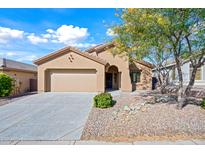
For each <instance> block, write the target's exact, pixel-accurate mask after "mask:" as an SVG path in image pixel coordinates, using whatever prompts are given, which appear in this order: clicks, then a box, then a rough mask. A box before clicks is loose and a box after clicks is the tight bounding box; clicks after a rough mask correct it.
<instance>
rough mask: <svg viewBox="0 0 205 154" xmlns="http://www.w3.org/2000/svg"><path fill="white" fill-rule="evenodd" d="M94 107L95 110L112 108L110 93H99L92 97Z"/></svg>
mask: <svg viewBox="0 0 205 154" xmlns="http://www.w3.org/2000/svg"><path fill="white" fill-rule="evenodd" d="M94 106H95V107H97V108H108V107H112V106H113V100H112V96H111V94H110V93H101V94H98V95H96V96H95V97H94Z"/></svg>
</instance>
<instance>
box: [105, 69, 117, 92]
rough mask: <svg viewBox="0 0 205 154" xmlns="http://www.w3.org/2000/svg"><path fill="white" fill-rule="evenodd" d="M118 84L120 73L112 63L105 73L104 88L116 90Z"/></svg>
mask: <svg viewBox="0 0 205 154" xmlns="http://www.w3.org/2000/svg"><path fill="white" fill-rule="evenodd" d="M119 86H120V73H119V71H118V68H117V67H116V66H114V65H112V66H110V67H109V68H108V69H107V71H106V73H105V88H106V90H118V89H119Z"/></svg>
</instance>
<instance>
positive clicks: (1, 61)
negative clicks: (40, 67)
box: [0, 58, 37, 72]
mask: <svg viewBox="0 0 205 154" xmlns="http://www.w3.org/2000/svg"><path fill="white" fill-rule="evenodd" d="M0 67H1V68H3V69H14V70H23V71H31V72H37V67H36V66H35V65H31V64H25V63H22V62H18V61H14V60H10V59H6V58H0Z"/></svg>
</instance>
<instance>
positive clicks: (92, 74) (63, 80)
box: [50, 70, 97, 92]
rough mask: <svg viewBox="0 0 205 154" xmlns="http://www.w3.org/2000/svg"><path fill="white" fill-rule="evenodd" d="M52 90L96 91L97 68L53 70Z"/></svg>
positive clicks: (51, 77) (51, 78) (51, 76)
mask: <svg viewBox="0 0 205 154" xmlns="http://www.w3.org/2000/svg"><path fill="white" fill-rule="evenodd" d="M50 80H51V82H50V84H51V88H50V89H51V91H52V92H95V91H96V87H97V86H96V70H52V71H51V72H50Z"/></svg>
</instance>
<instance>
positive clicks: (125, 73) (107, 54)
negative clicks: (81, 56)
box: [93, 49, 132, 91]
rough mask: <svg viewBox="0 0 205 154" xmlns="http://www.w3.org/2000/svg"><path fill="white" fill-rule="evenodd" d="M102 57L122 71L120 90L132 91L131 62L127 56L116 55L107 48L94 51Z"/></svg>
mask: <svg viewBox="0 0 205 154" xmlns="http://www.w3.org/2000/svg"><path fill="white" fill-rule="evenodd" d="M93 55H97V56H99V57H100V58H102V59H105V60H106V61H107V62H108V63H109V64H110V66H112V65H114V66H116V67H117V68H118V71H119V73H120V76H119V78H120V79H119V81H120V88H119V89H120V90H122V91H132V84H131V79H130V71H129V62H128V59H127V57H126V56H119V55H116V56H114V55H113V54H112V49H109V50H106V51H104V52H100V53H98V54H97V53H93Z"/></svg>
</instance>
